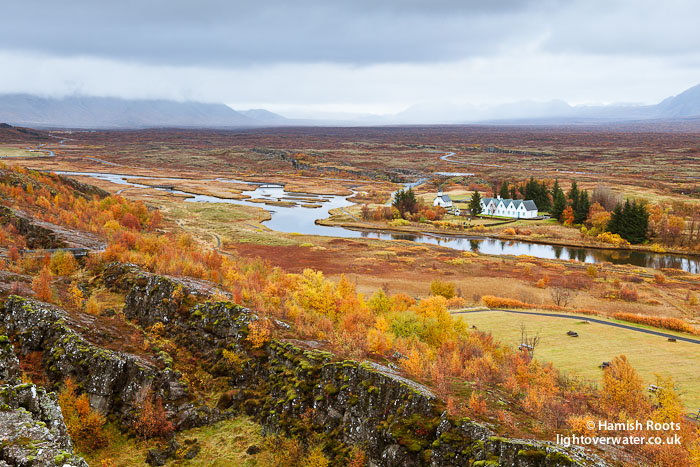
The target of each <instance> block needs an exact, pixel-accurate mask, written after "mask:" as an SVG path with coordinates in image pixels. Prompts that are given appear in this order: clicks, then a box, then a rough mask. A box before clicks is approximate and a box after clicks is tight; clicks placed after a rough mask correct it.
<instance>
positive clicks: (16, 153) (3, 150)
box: [0, 146, 46, 159]
mask: <svg viewBox="0 0 700 467" xmlns="http://www.w3.org/2000/svg"><path fill="white" fill-rule="evenodd" d="M45 155H46V153H45V152H44V151H39V152H31V151H29V150H28V149H21V148H16V147H3V146H0V159H3V158H6V157H22V158H24V157H38V156H45Z"/></svg>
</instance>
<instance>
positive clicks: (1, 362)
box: [0, 335, 20, 384]
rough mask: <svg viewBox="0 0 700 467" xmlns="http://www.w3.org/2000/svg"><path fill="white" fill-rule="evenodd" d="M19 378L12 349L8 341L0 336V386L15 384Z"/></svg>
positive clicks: (17, 365)
mask: <svg viewBox="0 0 700 467" xmlns="http://www.w3.org/2000/svg"><path fill="white" fill-rule="evenodd" d="M19 376H20V370H19V360H18V359H17V356H16V355H15V353H14V351H13V349H12V344H10V339H9V338H8V337H7V336H4V335H0V384H10V383H16V382H18V381H19Z"/></svg>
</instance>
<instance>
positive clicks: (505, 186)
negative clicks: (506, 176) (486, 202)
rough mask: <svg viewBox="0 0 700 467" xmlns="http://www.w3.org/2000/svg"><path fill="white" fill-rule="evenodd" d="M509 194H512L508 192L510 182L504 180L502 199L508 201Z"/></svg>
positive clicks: (501, 192)
mask: <svg viewBox="0 0 700 467" xmlns="http://www.w3.org/2000/svg"><path fill="white" fill-rule="evenodd" d="M509 193H510V192H509V191H508V182H506V181H505V180H503V185H501V191H500V193H499V195H501V198H503V199H507V198H508V194H509Z"/></svg>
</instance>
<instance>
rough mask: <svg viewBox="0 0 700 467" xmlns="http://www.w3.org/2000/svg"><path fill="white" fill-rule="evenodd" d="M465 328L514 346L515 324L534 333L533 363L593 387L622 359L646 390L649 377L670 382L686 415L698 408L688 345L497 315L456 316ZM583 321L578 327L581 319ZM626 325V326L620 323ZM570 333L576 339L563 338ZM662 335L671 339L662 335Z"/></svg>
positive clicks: (698, 356) (698, 359) (699, 357)
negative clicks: (607, 364) (606, 366)
mask: <svg viewBox="0 0 700 467" xmlns="http://www.w3.org/2000/svg"><path fill="white" fill-rule="evenodd" d="M460 316H462V318H463V319H464V320H465V321H466V322H467V323H468V325H469V326H472V325H475V326H476V327H477V328H479V329H480V330H482V331H490V332H491V333H492V334H493V335H494V337H495V338H496V339H498V340H500V341H502V342H505V343H507V344H511V345H513V346H517V345H518V344H519V343H520V324H521V323H522V324H524V325H525V327H526V329H527V331H528V334H530V335H532V334H535V333H539V334H540V336H541V341H540V344H539V345H538V346H537V348H536V351H535V357H536V358H537V359H539V360H541V361H550V362H552V363H553V364H554V366H556V367H558V368H561V369H562V370H565V371H568V372H570V373H571V374H576V375H579V376H582V377H584V378H585V379H588V380H592V381H595V382H600V381H601V376H602V371H601V370H600V369H599V368H598V365H600V363H601V362H603V361H610V360H612V359H613V358H614V357H615V356H617V355H620V354H625V355H626V356H627V358H628V359H629V360H630V362H632V365H633V366H634V367H635V368H636V369H637V371H638V372H639V374H640V375H641V377H642V378H643V379H644V383H645V384H651V383H653V382H654V374H655V373H658V374H661V375H664V376H672V377H673V379H674V381H676V383H677V385H676V386H677V389H678V391H679V393H680V394H681V399H682V400H683V403H684V404H685V406H686V409H687V410H688V411H692V412H697V409H698V407H700V380H699V379H698V378H697V375H698V368H700V346H699V345H697V344H691V343H688V342H675V343H673V342H668V341H667V340H666V338H663V337H657V336H652V335H648V334H643V333H639V332H635V331H630V330H626V329H619V328H614V327H611V326H605V325H602V324H596V323H590V324H583V323H582V322H580V321H574V320H569V319H561V318H553V317H545V316H530V315H514V314H509V313H502V312H499V311H485V312H480V313H473V314H467V315H460ZM585 318H586V317H585V316H582V318H581V319H582V321H583V320H584V319H585ZM625 324H629V323H625ZM569 330H572V331H576V332H578V334H579V337H578V338H572V337H569V336H567V335H566V332H567V331H569ZM661 331H662V332H667V333H670V334H676V333H673V332H669V331H666V330H664V329H662V330H661Z"/></svg>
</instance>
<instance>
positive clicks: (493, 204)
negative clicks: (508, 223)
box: [481, 196, 538, 219]
mask: <svg viewBox="0 0 700 467" xmlns="http://www.w3.org/2000/svg"><path fill="white" fill-rule="evenodd" d="M481 213H482V214H486V215H487V216H501V217H514V218H517V219H532V218H534V217H537V216H538V212H537V206H536V205H535V202H534V201H532V200H531V199H526V200H522V199H503V198H501V197H500V196H498V197H496V198H483V199H482V200H481Z"/></svg>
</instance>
